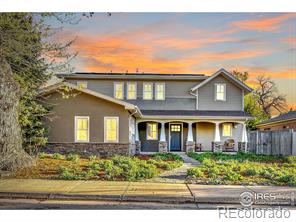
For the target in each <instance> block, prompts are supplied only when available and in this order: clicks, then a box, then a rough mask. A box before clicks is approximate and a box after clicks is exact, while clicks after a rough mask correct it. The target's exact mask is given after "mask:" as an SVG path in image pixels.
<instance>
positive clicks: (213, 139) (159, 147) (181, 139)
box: [136, 119, 248, 153]
mask: <svg viewBox="0 0 296 222" xmlns="http://www.w3.org/2000/svg"><path fill="white" fill-rule="evenodd" d="M229 142H230V143H231V144H232V147H230V149H229V147H228V144H230V143H229ZM247 142H248V141H247V131H246V125H245V121H244V120H227V119H224V120H190V121H184V120H181V119H175V120H157V119H149V120H138V121H137V122H136V146H137V149H136V150H137V153H153V152H191V151H194V152H205V151H213V152H216V151H220V152H221V151H222V152H230V153H231V152H237V151H238V150H245V149H246V144H247Z"/></svg>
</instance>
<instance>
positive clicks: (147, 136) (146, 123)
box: [146, 122, 158, 141]
mask: <svg viewBox="0 0 296 222" xmlns="http://www.w3.org/2000/svg"><path fill="white" fill-rule="evenodd" d="M153 123H155V124H156V138H155V139H149V138H148V124H153ZM146 140H152V141H155V140H158V123H157V122H147V123H146Z"/></svg>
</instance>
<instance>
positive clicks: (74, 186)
mask: <svg viewBox="0 0 296 222" xmlns="http://www.w3.org/2000/svg"><path fill="white" fill-rule="evenodd" d="M246 191H248V192H252V193H254V192H264V193H280V194H282V195H284V194H286V195H290V196H291V194H293V193H295V194H294V195H293V197H294V196H295V195H296V189H295V188H291V187H275V186H252V187H249V186H230V185H197V184H176V183H172V184H170V183H153V182H120V181H64V180H40V179H2V180H0V198H31V199H73V200H115V201H142V202H163V203H216V204H217V203H224V204H225V203H229V204H239V203H240V195H241V193H243V192H246ZM281 203H283V205H287V203H285V202H284V201H282V202H281ZM294 205H295V203H294Z"/></svg>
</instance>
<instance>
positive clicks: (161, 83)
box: [154, 82, 165, 100]
mask: <svg viewBox="0 0 296 222" xmlns="http://www.w3.org/2000/svg"><path fill="white" fill-rule="evenodd" d="M157 85H163V99H157V98H156V94H157V93H156V89H157V87H156V86H157ZM154 98H155V100H165V83H164V82H157V83H155V87H154Z"/></svg>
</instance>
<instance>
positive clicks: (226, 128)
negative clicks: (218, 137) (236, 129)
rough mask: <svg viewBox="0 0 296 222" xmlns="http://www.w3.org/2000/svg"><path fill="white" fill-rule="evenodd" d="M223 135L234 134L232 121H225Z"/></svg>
mask: <svg viewBox="0 0 296 222" xmlns="http://www.w3.org/2000/svg"><path fill="white" fill-rule="evenodd" d="M222 135H223V136H232V124H231V123H223V125H222Z"/></svg>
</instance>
